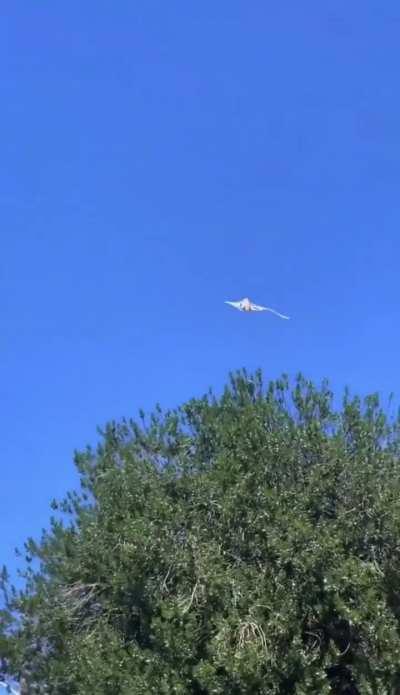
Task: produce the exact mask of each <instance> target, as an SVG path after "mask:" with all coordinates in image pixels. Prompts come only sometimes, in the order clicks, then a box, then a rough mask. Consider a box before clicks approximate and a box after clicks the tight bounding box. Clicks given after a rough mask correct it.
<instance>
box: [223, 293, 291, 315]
mask: <svg viewBox="0 0 400 695" xmlns="http://www.w3.org/2000/svg"><path fill="white" fill-rule="evenodd" d="M225 304H230V305H231V306H233V307H234V308H235V309H238V310H239V311H247V312H249V311H270V312H271V313H272V314H275V315H276V316H279V317H280V318H281V319H289V318H290V317H289V316H285V315H284V314H280V313H279V311H275V309H270V307H267V306H260V305H259V304H254V303H253V302H252V301H250V299H249V298H248V297H245V298H244V299H240V300H239V301H237V302H225Z"/></svg>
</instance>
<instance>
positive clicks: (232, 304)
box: [225, 302, 242, 309]
mask: <svg viewBox="0 0 400 695" xmlns="http://www.w3.org/2000/svg"><path fill="white" fill-rule="evenodd" d="M225 304H230V305H231V306H233V307H235V309H241V308H242V302H225Z"/></svg>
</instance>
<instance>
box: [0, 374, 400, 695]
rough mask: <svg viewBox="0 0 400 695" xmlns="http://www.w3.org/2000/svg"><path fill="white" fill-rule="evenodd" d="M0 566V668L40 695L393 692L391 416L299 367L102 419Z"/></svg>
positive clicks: (397, 481)
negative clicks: (14, 577) (291, 376)
mask: <svg viewBox="0 0 400 695" xmlns="http://www.w3.org/2000/svg"><path fill="white" fill-rule="evenodd" d="M101 435H102V437H101V442H100V444H99V446H98V447H97V448H95V449H91V448H88V449H87V450H85V451H84V452H81V453H77V454H76V455H75V464H76V466H77V468H78V471H79V474H80V481H81V488H80V489H79V491H75V492H71V493H69V494H68V495H67V497H66V499H65V500H63V501H61V502H54V503H53V507H54V517H53V518H52V519H51V522H50V525H49V529H48V530H47V531H45V532H44V533H43V535H42V538H41V539H40V541H39V542H36V541H34V540H33V539H29V540H28V541H27V543H26V546H25V556H26V568H25V569H24V577H25V580H26V584H25V587H24V589H23V590H22V591H21V590H18V591H17V590H15V589H13V588H12V587H10V586H9V583H8V580H7V577H6V573H5V572H4V573H3V580H2V584H3V590H4V592H5V596H6V602H5V608H4V609H3V611H2V613H1V615H0V619H1V624H2V628H1V629H0V655H1V657H2V664H0V668H1V667H2V668H3V671H4V672H5V671H7V673H8V674H14V675H15V676H16V677H18V678H20V679H23V681H24V683H25V684H26V686H24V687H25V688H26V692H29V693H30V692H38V693H51V694H52V695H75V694H76V695H83V694H85V695H87V694H88V693H90V694H92V693H93V695H94V694H95V693H96V694H99V695H101V694H103V693H104V694H105V695H106V694H109V695H117V694H122V695H132V694H137V695H151V694H154V695H160V694H165V695H169V694H171V695H172V694H177V695H184V694H186V693H188V694H193V695H211V694H223V693H224V694H225V693H230V694H232V695H240V694H242V693H254V694H257V693H260V694H263V693H268V694H286V693H288V694H290V693H296V694H298V695H302V694H304V695H308V694H310V693H318V694H319V695H324V693H326V694H328V693H348V694H352V693H353V694H356V693H362V694H369V693H371V694H375V693H376V694H379V695H384V694H385V693H388V694H389V693H393V692H399V690H398V689H399V688H400V661H399V654H400V633H399V627H400V623H399V618H400V544H399V538H400V534H399V531H400V469H399V452H400V419H399V418H398V417H393V418H390V417H388V416H387V415H386V414H385V413H384V411H383V410H382V408H381V406H380V404H379V400H378V397H377V396H375V395H374V396H369V397H367V398H366V399H364V400H361V399H360V398H358V397H352V396H350V395H349V393H347V392H346V393H345V394H344V397H343V400H342V402H341V404H340V405H339V406H335V405H334V399H333V395H332V393H331V391H330V389H329V386H328V384H327V383H323V384H322V385H321V386H318V387H317V386H315V385H313V384H312V383H311V382H309V381H307V380H306V379H305V378H303V377H302V376H299V377H298V378H297V379H296V380H295V381H294V382H293V383H291V382H290V381H289V380H288V378H287V377H286V376H283V377H282V378H281V379H278V380H277V381H274V382H271V383H268V384H264V383H263V378H262V375H261V373H256V374H251V375H249V374H247V373H246V372H245V371H242V372H239V373H237V374H234V375H232V377H231V378H230V380H229V382H228V385H227V386H226V388H225V390H224V392H223V393H222V395H220V396H218V397H217V396H214V395H213V394H212V393H209V394H207V395H206V396H205V397H203V398H200V399H193V400H190V401H189V402H187V403H185V404H184V405H183V406H181V407H179V408H177V409H176V410H172V411H167V412H164V411H162V410H161V408H156V409H155V412H154V413H153V414H151V415H150V416H146V415H145V414H144V413H141V414H140V417H139V418H138V420H137V421H132V420H123V421H122V422H118V423H115V422H111V423H109V424H108V425H107V426H106V427H105V429H104V431H103V432H102V433H101Z"/></svg>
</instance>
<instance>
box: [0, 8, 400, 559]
mask: <svg viewBox="0 0 400 695" xmlns="http://www.w3.org/2000/svg"><path fill="white" fill-rule="evenodd" d="M399 35H400V5H399V3H398V1H394V0H387V1H386V2H382V0H375V1H373V0H363V1H361V0H354V1H353V2H348V0H346V1H344V0H328V1H326V2H321V0H308V1H307V0H306V1H305V2H299V0H292V1H289V0H281V1H280V2H274V3H272V2H265V1H264V0H255V1H254V2H251V3H246V2H236V1H235V0H234V1H232V0H229V1H228V0H220V1H219V2H215V0H214V1H213V2H211V1H210V0H203V1H202V2H192V3H190V2H182V1H178V0H169V1H168V2H166V0H145V1H143V2H132V1H131V0H129V1H128V0H119V2H110V1H108V2H105V1H101V0H96V1H94V0H86V1H85V2H81V1H79V2H78V1H77V0H69V1H68V2H58V3H54V2H40V3H39V2H32V1H31V0H29V1H27V0H25V1H23V0H22V1H21V2H18V3H12V2H7V3H6V4H5V6H4V7H3V12H2V21H1V26H0V77H1V80H0V85H1V87H0V89H1V97H2V98H1V109H0V125H1V134H2V137H1V142H2V149H1V158H0V210H1V222H0V239H1V254H0V307H1V323H0V325H1V331H0V358H1V359H0V411H1V412H0V428H1V432H0V448H1V452H0V453H1V458H0V462H1V463H0V465H1V469H0V495H1V503H0V538H1V557H0V563H1V562H6V563H7V564H8V565H9V567H10V568H11V569H12V570H13V571H14V570H15V566H16V561H15V559H14V553H13V551H14V547H15V546H21V544H22V542H23V540H24V539H25V538H26V536H27V535H30V534H32V535H34V536H37V535H38V534H39V532H40V530H41V528H42V527H44V526H46V524H47V520H48V518H49V514H50V509H49V502H50V500H51V499H52V498H53V497H60V496H62V495H63V493H64V492H65V491H66V490H67V489H68V488H70V487H71V486H75V484H76V478H75V472H74V468H73V464H72V454H73V450H74V449H76V448H77V449H79V448H83V447H84V446H85V445H86V444H87V443H91V444H94V443H95V442H96V440H97V434H96V427H97V426H98V425H102V424H104V423H105V422H106V421H107V420H109V419H112V418H119V417H121V416H135V415H136V413H137V410H138V408H139V407H144V408H145V409H149V408H151V407H152V406H153V405H154V404H155V403H156V402H157V401H159V402H161V404H163V405H166V406H173V405H175V404H178V403H180V402H181V401H183V400H185V399H187V398H189V397H192V396H194V395H201V394H203V392H204V391H205V390H207V389H208V387H209V386H213V387H215V388H216V389H218V388H220V387H221V386H222V384H223V383H224V381H225V378H226V376H227V373H228V372H229V371H230V370H232V369H236V368H239V367H242V366H247V367H248V368H249V369H253V368H256V367H258V366H260V367H262V368H263V369H264V372H265V374H266V376H267V377H277V376H278V375H280V374H281V373H282V372H283V371H285V372H288V373H289V374H291V375H293V374H295V373H296V372H298V371H299V370H301V371H303V372H304V373H305V374H306V375H307V376H310V377H312V378H314V379H317V380H319V379H321V378H322V377H324V376H327V377H329V378H330V379H331V381H332V384H333V386H334V388H335V389H336V390H338V391H340V390H341V389H342V388H343V386H344V385H345V384H348V385H350V387H351V388H352V389H353V390H354V391H357V392H362V393H365V392H369V391H371V390H379V391H381V392H382V393H383V394H384V396H385V398H386V396H388V394H389V392H391V391H394V392H395V394H396V393H397V395H399V392H400V377H399V373H398V353H399V350H398V342H399V338H400V328H399V320H398V319H399V308H398V300H399V297H398V295H399V291H398V288H399V261H400V236H399V234H400V206H399V200H400V190H399V184H400V126H399V123H400V95H399V86H398V84H399V78H398V73H399ZM244 295H248V296H250V297H251V298H252V299H254V301H256V302H258V303H265V304H267V305H269V306H272V307H275V308H276V309H278V310H280V311H282V312H283V313H287V314H289V315H290V316H291V317H292V319H291V321H281V320H280V319H278V318H276V317H274V316H272V315H268V314H260V315H258V314H255V315H250V316H248V315H243V314H240V313H239V312H235V311H234V310H233V309H231V308H230V307H228V306H226V305H224V300H226V299H238V298H240V297H242V296H244Z"/></svg>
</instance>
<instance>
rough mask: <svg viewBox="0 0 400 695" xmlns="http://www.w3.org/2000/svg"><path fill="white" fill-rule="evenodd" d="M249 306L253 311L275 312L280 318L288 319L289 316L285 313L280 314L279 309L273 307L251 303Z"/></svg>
mask: <svg viewBox="0 0 400 695" xmlns="http://www.w3.org/2000/svg"><path fill="white" fill-rule="evenodd" d="M251 308H252V309H253V310H254V311H270V312H271V314H275V316H279V317H280V318H281V319H286V320H289V318H290V316H285V314H280V313H279V311H275V309H271V308H270V307H268V306H257V304H252V306H251Z"/></svg>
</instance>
